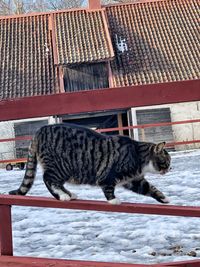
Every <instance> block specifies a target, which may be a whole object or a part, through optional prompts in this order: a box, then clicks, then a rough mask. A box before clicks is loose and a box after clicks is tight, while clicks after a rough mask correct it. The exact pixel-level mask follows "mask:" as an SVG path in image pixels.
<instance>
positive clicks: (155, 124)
mask: <svg viewBox="0 0 200 267" xmlns="http://www.w3.org/2000/svg"><path fill="white" fill-rule="evenodd" d="M198 122H200V119H195V120H182V121H174V122H160V123H149V124H141V125H130V126H124V127H115V128H104V129H97V130H96V131H97V132H100V133H106V132H113V131H121V130H130V129H145V128H154V127H164V126H169V125H179V124H188V123H198ZM32 138H33V136H31V135H24V136H17V137H13V138H3V139H0V143H1V142H11V141H19V140H31V139H32Z"/></svg>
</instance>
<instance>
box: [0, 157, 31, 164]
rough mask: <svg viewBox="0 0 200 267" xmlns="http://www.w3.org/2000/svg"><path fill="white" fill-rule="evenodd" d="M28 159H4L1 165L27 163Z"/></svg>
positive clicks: (0, 161)
mask: <svg viewBox="0 0 200 267" xmlns="http://www.w3.org/2000/svg"><path fill="white" fill-rule="evenodd" d="M26 161H27V158H19V159H2V160H0V163H21V162H26Z"/></svg>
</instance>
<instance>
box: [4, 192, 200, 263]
mask: <svg viewBox="0 0 200 267" xmlns="http://www.w3.org/2000/svg"><path fill="white" fill-rule="evenodd" d="M12 205H17V206H32V207H46V208H62V209H78V210H95V211H106V212H125V213H141V214H160V215H172V216H189V217H200V207H189V206H172V205H153V204H135V203H133V204H131V203H123V204H120V205H110V204H108V203H107V202H104V201H89V200H74V201H69V202H62V201H58V200H55V199H53V198H45V197H27V196H26V197H24V196H9V195H0V252H1V253H0V255H1V256H0V267H11V266H13V267H49V266H52V267H148V266H151V267H164V266H168V267H169V266H171V267H198V266H200V260H192V261H184V262H173V263H159V264H132V263H114V262H113V263H110V262H95V261H80V260H78V261H77V260H60V259H44V258H31V257H15V256H12V255H13V250H12V227H11V208H10V207H11V206H12Z"/></svg>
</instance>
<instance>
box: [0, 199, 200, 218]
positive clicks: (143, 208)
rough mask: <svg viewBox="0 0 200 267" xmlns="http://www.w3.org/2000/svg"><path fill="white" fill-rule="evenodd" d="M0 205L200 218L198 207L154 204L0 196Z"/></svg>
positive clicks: (199, 208)
mask: <svg viewBox="0 0 200 267" xmlns="http://www.w3.org/2000/svg"><path fill="white" fill-rule="evenodd" d="M0 205H17V206H31V207H45V208H60V209H75V210H94V211H106V212H107V211H108V212H124V213H141V214H154V215H155V214H157V215H171V216H187V217H200V207H193V206H174V205H155V204H136V203H122V204H120V205H111V204H108V203H107V202H105V201H91V200H73V201H65V202H63V201H58V200H55V199H53V198H47V197H32V196H25V197H24V196H11V195H0Z"/></svg>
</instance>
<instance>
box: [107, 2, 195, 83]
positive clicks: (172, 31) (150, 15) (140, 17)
mask: <svg viewBox="0 0 200 267" xmlns="http://www.w3.org/2000/svg"><path fill="white" fill-rule="evenodd" d="M199 10H200V1H197V0H164V1H153V2H143V3H142V2H141V3H135V4H126V5H115V6H110V7H107V8H106V12H107V16H108V21H109V26H110V33H111V37H112V42H113V45H114V50H115V60H114V61H113V62H112V64H111V66H112V72H113V81H114V86H127V85H139V84H149V83H160V82H170V81H180V80H190V79H198V78H200V63H199V62H200V53H199V51H200V41H199V14H200V13H199Z"/></svg>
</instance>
